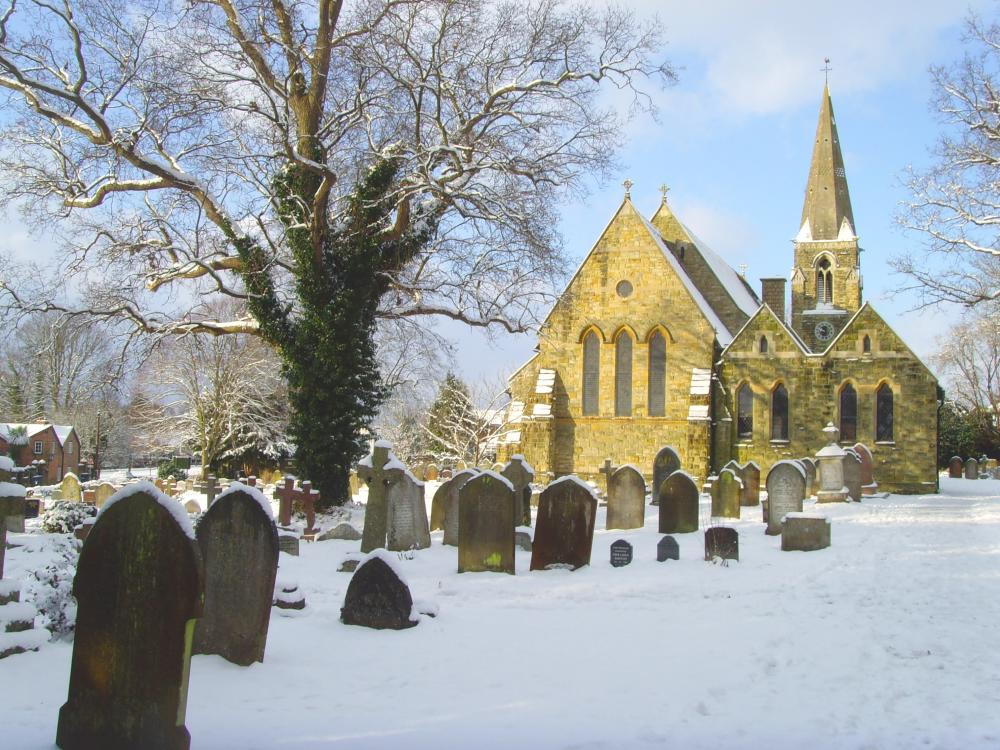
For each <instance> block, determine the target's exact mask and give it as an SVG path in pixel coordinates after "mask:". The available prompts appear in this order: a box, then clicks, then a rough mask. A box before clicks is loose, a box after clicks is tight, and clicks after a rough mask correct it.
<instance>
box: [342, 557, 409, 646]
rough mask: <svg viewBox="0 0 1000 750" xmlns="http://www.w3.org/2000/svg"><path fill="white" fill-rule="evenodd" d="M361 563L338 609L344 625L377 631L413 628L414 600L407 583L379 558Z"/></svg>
mask: <svg viewBox="0 0 1000 750" xmlns="http://www.w3.org/2000/svg"><path fill="white" fill-rule="evenodd" d="M384 554H385V553H381V552H376V553H375V555H373V556H371V557H369V558H368V559H367V560H364V561H363V562H362V563H361V564H360V565H359V566H358V567H357V569H356V570H355V572H354V575H353V576H352V577H351V583H350V584H349V585H348V587H347V595H346V596H345V597H344V606H343V607H342V608H341V610H340V620H341V622H343V623H344V624H345V625H362V626H364V627H366V628H377V629H379V630H386V629H389V630H403V629H405V628H412V627H413V626H414V625H416V624H417V622H418V621H417V620H415V619H410V618H411V616H412V614H413V598H412V597H411V595H410V589H409V588H408V587H407V585H406V582H405V581H404V580H403V579H402V578H401V577H400V576H399V574H398V573H397V572H396V571H395V570H394V568H393V565H392V564H391V563H390V562H387V561H386V559H385V558H384V557H382V555H384Z"/></svg>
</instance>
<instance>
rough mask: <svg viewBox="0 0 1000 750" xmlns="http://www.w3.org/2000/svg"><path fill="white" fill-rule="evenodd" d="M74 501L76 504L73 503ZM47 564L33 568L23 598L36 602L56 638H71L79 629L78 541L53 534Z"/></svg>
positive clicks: (47, 627)
mask: <svg viewBox="0 0 1000 750" xmlns="http://www.w3.org/2000/svg"><path fill="white" fill-rule="evenodd" d="M74 504H75V503H74ZM47 547H48V550H47V552H48V554H47V555H46V557H47V558H48V560H47V562H46V564H45V565H44V566H42V567H39V568H38V569H37V570H34V571H32V573H31V577H30V578H28V579H27V581H26V582H25V586H24V594H23V596H24V599H25V601H28V602H31V603H32V604H34V605H35V609H37V610H38V613H39V614H40V615H41V616H42V622H41V625H42V627H44V628H46V629H48V630H49V631H50V632H51V633H52V636H53V638H70V637H72V634H73V630H74V629H75V628H76V599H74V598H73V576H74V575H76V564H77V560H78V559H79V556H80V553H79V551H78V547H79V544H78V543H77V542H76V540H75V539H72V538H69V537H50V538H49V542H48V544H47Z"/></svg>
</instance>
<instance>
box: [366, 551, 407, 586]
mask: <svg viewBox="0 0 1000 750" xmlns="http://www.w3.org/2000/svg"><path fill="white" fill-rule="evenodd" d="M376 558H378V559H379V560H381V561H382V562H384V563H385V564H386V565H388V566H389V568H390V569H391V570H392V572H393V573H395V574H396V576H397V577H398V578H399V580H400V581H402V582H403V584H404V585H406V586H407V587H409V585H410V584H409V583H407V581H406V573H405V572H404V571H403V566H402V564H401V562H402V561H401V560H400V559H399V555H396V554H394V553H392V552H389V551H388V550H386V549H383V548H381V547H379V548H378V549H373V550H372V551H371V552H369V553H368V554H367V555H365V556H364V557H363V558H362V559H361V562H359V563H358V567H357V568H355V572H357V571H358V570H361V568H362V567H364V565H365V563H367V562H369V561H370V560H374V559H376Z"/></svg>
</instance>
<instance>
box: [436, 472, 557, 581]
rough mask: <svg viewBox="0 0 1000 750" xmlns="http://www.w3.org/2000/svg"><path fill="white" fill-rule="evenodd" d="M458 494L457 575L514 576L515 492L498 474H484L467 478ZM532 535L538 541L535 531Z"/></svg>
mask: <svg viewBox="0 0 1000 750" xmlns="http://www.w3.org/2000/svg"><path fill="white" fill-rule="evenodd" d="M458 494H459V499H458V572H459V573H477V572H483V571H493V572H497V573H510V574H511V575H513V574H514V499H513V496H514V488H513V486H512V485H511V483H510V482H509V481H508V480H507V479H506V478H505V477H502V476H500V475H499V474H496V473H494V472H492V471H485V472H483V473H482V474H478V475H477V476H474V477H471V478H469V479H468V480H467V481H466V482H465V483H464V484H463V485H462V487H461V489H460V490H459V493H458ZM445 533H447V529H446V531H445ZM535 535H536V537H537V535H538V531H536V532H535ZM532 559H534V552H532Z"/></svg>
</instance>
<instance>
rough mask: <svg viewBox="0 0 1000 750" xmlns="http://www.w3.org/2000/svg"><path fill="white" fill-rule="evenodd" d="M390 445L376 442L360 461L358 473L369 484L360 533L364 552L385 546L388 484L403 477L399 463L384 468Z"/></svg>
mask: <svg viewBox="0 0 1000 750" xmlns="http://www.w3.org/2000/svg"><path fill="white" fill-rule="evenodd" d="M390 448H391V446H389V445H387V444H385V443H382V444H379V443H376V444H375V449H374V450H373V451H372V453H371V455H370V456H368V458H367V459H365V460H364V461H362V462H361V463H359V464H358V476H359V477H360V478H361V479H363V480H364V481H365V483H366V484H367V485H368V506H367V508H366V509H365V529H364V532H363V533H362V536H361V551H362V552H371V551H372V550H373V549H378V548H380V547H385V535H386V532H387V530H388V528H387V524H388V515H389V508H388V498H389V488H390V487H391V486H392V485H394V484H395V483H396V482H398V481H399V480H400V479H402V477H403V470H402V469H401V468H399V467H398V466H394V467H392V468H390V469H386V468H385V466H386V464H388V463H389V462H390V458H389V456H390V455H391V454H390ZM393 458H395V457H393Z"/></svg>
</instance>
